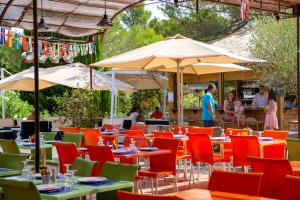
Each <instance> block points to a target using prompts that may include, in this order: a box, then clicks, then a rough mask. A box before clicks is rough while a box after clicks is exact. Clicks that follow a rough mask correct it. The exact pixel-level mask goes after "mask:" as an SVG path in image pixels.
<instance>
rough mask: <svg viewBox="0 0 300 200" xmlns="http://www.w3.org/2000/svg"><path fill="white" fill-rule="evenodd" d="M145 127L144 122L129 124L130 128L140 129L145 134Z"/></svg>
mask: <svg viewBox="0 0 300 200" xmlns="http://www.w3.org/2000/svg"><path fill="white" fill-rule="evenodd" d="M147 128H148V126H147V125H144V124H133V125H131V127H130V130H141V131H143V133H144V134H145V133H146V132H147Z"/></svg>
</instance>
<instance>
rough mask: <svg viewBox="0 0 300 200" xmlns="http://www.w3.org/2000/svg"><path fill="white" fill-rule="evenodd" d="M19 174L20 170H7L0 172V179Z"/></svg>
mask: <svg viewBox="0 0 300 200" xmlns="http://www.w3.org/2000/svg"><path fill="white" fill-rule="evenodd" d="M21 174H22V171H21V170H16V169H9V170H8V171H4V172H0V177H1V178H3V177H8V176H18V175H21Z"/></svg>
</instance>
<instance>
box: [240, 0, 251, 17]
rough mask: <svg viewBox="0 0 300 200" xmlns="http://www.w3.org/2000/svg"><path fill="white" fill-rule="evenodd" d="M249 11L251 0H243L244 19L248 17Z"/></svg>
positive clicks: (241, 14)
mask: <svg viewBox="0 0 300 200" xmlns="http://www.w3.org/2000/svg"><path fill="white" fill-rule="evenodd" d="M248 11H249V0H241V11H240V16H241V19H242V20H246V19H247V13H248Z"/></svg>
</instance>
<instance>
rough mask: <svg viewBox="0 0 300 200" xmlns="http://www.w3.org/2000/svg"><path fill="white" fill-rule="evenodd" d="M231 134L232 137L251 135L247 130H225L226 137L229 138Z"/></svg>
mask: <svg viewBox="0 0 300 200" xmlns="http://www.w3.org/2000/svg"><path fill="white" fill-rule="evenodd" d="M230 134H232V135H235V136H236V135H239V134H240V135H241V136H247V135H249V130H247V129H237V128H226V130H225V135H226V136H229V135H230Z"/></svg>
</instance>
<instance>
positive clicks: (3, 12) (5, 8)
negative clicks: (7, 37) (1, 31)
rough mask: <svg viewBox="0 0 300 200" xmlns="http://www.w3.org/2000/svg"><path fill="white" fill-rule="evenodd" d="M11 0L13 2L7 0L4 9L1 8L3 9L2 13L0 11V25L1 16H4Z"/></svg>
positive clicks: (0, 21)
mask: <svg viewBox="0 0 300 200" xmlns="http://www.w3.org/2000/svg"><path fill="white" fill-rule="evenodd" d="M13 2H14V0H9V1H8V2H7V3H6V5H5V7H4V9H3V11H2V13H1V15H0V25H1V23H2V20H3V18H4V15H5V13H6V12H7V10H8V8H9V6H10V5H11V4H12V3H13Z"/></svg>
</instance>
